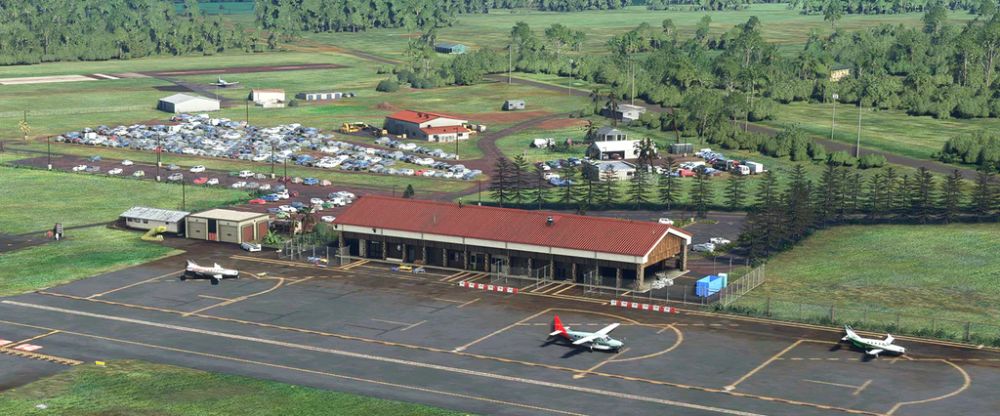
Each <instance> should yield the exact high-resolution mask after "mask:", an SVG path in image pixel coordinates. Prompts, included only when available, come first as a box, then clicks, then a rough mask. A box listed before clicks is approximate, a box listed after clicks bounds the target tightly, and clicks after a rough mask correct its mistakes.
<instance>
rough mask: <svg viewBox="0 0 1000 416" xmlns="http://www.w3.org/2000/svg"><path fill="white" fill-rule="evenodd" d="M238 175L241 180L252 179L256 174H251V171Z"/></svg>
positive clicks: (241, 172) (244, 171) (242, 171)
mask: <svg viewBox="0 0 1000 416" xmlns="http://www.w3.org/2000/svg"><path fill="white" fill-rule="evenodd" d="M237 175H239V177H241V178H252V177H254V173H253V172H251V171H249V170H241V171H240V172H239V173H238V174H237Z"/></svg>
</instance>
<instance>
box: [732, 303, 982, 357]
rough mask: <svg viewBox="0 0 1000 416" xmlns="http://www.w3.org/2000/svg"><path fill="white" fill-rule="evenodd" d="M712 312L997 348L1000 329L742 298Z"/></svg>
mask: <svg viewBox="0 0 1000 416" xmlns="http://www.w3.org/2000/svg"><path fill="white" fill-rule="evenodd" d="M715 308H716V309H717V310H718V311H721V312H727V313H734V314H739V315H747V316H756V317H762V318H770V319H777V320H783V321H796V322H806V323H816V324H821V325H833V326H840V325H851V326H852V327H855V328H858V329H866V330H870V331H877V332H889V333H893V334H902V335H913V336H920V337H929V338H938V339H946V340H953V341H960V342H966V343H972V344H977V345H991V346H998V347H1000V325H998V324H995V323H988V322H976V321H970V320H959V319H951V318H943V317H941V316H940V315H931V314H927V315H920V314H913V313H905V312H900V311H897V310H894V309H891V308H885V307H879V306H861V307H848V306H838V305H816V304H808V303H801V302H790V301H784V300H777V299H772V298H770V297H744V298H742V299H740V301H739V302H735V303H731V304H729V305H724V304H723V303H719V304H718V305H715Z"/></svg>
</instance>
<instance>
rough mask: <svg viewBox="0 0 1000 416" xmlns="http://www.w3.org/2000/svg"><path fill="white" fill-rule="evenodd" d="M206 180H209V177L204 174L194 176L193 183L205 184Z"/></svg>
mask: <svg viewBox="0 0 1000 416" xmlns="http://www.w3.org/2000/svg"><path fill="white" fill-rule="evenodd" d="M206 182H208V178H206V177H204V176H199V177H197V178H194V180H193V181H191V183H193V184H195V185H204V184H205V183H206Z"/></svg>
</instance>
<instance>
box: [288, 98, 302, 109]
mask: <svg viewBox="0 0 1000 416" xmlns="http://www.w3.org/2000/svg"><path fill="white" fill-rule="evenodd" d="M288 106H289V107H298V106H299V100H296V99H292V100H291V101H289V102H288Z"/></svg>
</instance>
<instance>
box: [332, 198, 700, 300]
mask: <svg viewBox="0 0 1000 416" xmlns="http://www.w3.org/2000/svg"><path fill="white" fill-rule="evenodd" d="M334 227H335V228H336V229H338V230H340V231H341V245H342V247H345V248H346V250H347V251H348V253H349V254H350V255H351V256H355V257H361V258H370V259H380V260H387V261H396V262H414V263H421V264H427V265H431V266H439V267H448V268H456V269H464V270H472V271H483V272H500V273H507V274H510V275H521V276H534V277H547V278H553V279H570V280H578V281H584V279H586V278H588V277H608V278H613V279H615V282H616V284H617V285H619V286H620V285H621V282H622V279H635V280H636V281H637V282H638V283H639V284H640V285H641V284H643V279H644V276H645V274H646V273H648V272H656V271H660V270H663V269H666V268H672V267H671V266H669V265H668V261H669V260H674V261H671V262H669V263H673V264H675V266H674V267H676V268H680V269H684V268H686V260H687V259H686V252H687V250H686V249H687V246H688V244H690V243H691V234H689V233H688V232H686V231H683V230H681V229H678V228H674V227H671V226H669V225H664V224H657V223H653V222H646V221H629V220H619V219H612V218H600V217H587V216H581V215H571V214H564V213H557V212H546V211H527V210H520V209H511V208H496V207H481V206H473V205H461V204H453V203H447V202H434V201H421V200H414V199H404V198H389V197H382V196H373V195H367V196H364V197H362V198H360V199H358V201H357V202H355V203H354V204H353V205H351V206H350V207H348V209H347V210H346V211H345V212H343V213H342V214H341V215H340V216H338V217H337V219H336V220H335V221H334ZM588 274H589V275H590V276H588Z"/></svg>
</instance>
